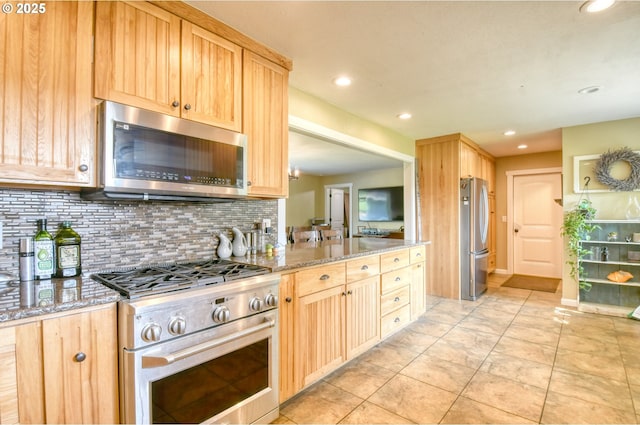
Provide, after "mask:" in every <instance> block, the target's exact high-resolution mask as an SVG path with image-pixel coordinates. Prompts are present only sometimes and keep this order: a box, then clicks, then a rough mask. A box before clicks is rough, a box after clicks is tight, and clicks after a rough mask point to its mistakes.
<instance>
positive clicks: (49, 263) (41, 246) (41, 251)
mask: <svg viewBox="0 0 640 425" xmlns="http://www.w3.org/2000/svg"><path fill="white" fill-rule="evenodd" d="M36 223H37V225H38V230H37V232H36V235H35V236H34V237H33V248H34V253H35V278H36V279H40V280H45V279H51V277H52V276H53V274H54V272H55V268H54V267H55V264H54V254H53V252H54V251H53V236H51V233H49V232H48V231H47V219H46V218H41V219H39V220H38V221H37V222H36Z"/></svg>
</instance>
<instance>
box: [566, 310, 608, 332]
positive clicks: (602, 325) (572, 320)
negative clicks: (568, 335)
mask: <svg viewBox="0 0 640 425" xmlns="http://www.w3.org/2000/svg"><path fill="white" fill-rule="evenodd" d="M568 322H569V325H568V326H569V327H570V328H572V327H578V328H587V329H590V328H599V329H605V330H609V331H615V326H614V324H613V323H614V321H613V318H612V317H609V316H605V315H602V314H591V313H582V312H574V313H573V314H571V315H570V316H569V320H568Z"/></svg>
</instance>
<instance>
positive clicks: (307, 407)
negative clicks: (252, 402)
mask: <svg viewBox="0 0 640 425" xmlns="http://www.w3.org/2000/svg"><path fill="white" fill-rule="evenodd" d="M362 402H363V400H362V399H361V398H359V397H356V396H354V395H353V394H351V393H349V392H347V391H344V390H342V389H340V388H338V387H335V386H333V385H331V384H328V383H326V382H319V383H317V384H315V385H313V386H312V387H311V388H309V389H308V390H306V391H304V392H303V393H301V394H298V395H297V396H296V397H294V398H293V399H291V400H289V401H287V402H286V403H285V404H284V405H283V406H282V407H281V408H280V413H281V414H282V415H284V416H286V417H287V418H289V419H290V420H292V421H293V422H296V423H298V424H311V423H315V424H336V423H338V421H340V420H341V419H342V418H344V417H345V416H347V415H348V414H349V413H350V412H351V411H352V410H353V409H355V408H356V406H358V405H359V404H361V403H362Z"/></svg>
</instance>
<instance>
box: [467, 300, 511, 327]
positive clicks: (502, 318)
mask: <svg viewBox="0 0 640 425" xmlns="http://www.w3.org/2000/svg"><path fill="white" fill-rule="evenodd" d="M516 314H517V312H510V311H504V310H500V309H494V308H491V306H490V305H489V306H487V304H482V305H480V306H478V308H476V309H475V310H473V311H472V312H471V313H470V314H469V317H477V318H479V319H486V320H492V321H495V322H501V323H509V322H511V321H512V320H513V318H514V317H515V316H516Z"/></svg>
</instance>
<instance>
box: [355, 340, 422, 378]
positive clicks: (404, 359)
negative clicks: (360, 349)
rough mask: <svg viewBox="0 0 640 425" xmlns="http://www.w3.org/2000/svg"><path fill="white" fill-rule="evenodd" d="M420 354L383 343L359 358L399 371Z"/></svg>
mask: <svg viewBox="0 0 640 425" xmlns="http://www.w3.org/2000/svg"><path fill="white" fill-rule="evenodd" d="M418 356H419V354H418V353H416V352H415V351H411V350H407V349H406V348H401V347H396V346H394V345H391V344H385V343H382V344H379V345H377V346H375V347H373V348H371V349H370V350H369V351H367V352H366V353H364V354H362V355H361V356H360V357H359V360H361V361H366V362H369V363H373V364H374V365H377V366H380V367H383V368H385V369H389V370H392V371H394V372H399V371H400V370H402V369H404V367H405V366H406V365H408V364H409V363H411V361H413V359H415V358H416V357H418Z"/></svg>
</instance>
